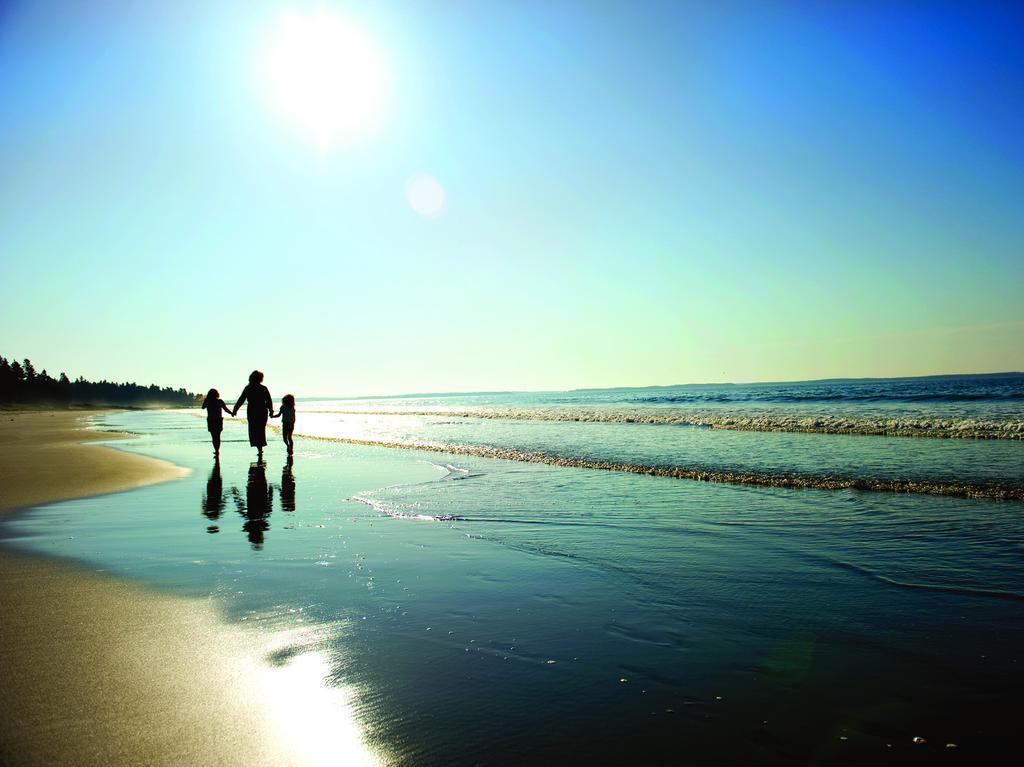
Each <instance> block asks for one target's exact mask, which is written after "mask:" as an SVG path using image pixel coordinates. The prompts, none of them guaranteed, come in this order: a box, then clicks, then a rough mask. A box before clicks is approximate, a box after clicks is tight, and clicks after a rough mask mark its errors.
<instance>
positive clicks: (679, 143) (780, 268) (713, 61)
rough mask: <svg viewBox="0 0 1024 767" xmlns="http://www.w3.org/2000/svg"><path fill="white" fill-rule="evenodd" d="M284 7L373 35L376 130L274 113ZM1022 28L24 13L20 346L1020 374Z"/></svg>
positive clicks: (4, 163)
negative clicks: (430, 209) (306, 122)
mask: <svg viewBox="0 0 1024 767" xmlns="http://www.w3.org/2000/svg"><path fill="white" fill-rule="evenodd" d="M164 6H167V7H164ZM211 6H212V7H211ZM324 9H326V10H324ZM288 12H291V13H293V14H297V15H298V17H300V18H302V17H305V18H313V15H315V14H317V13H327V14H330V15H331V16H332V17H335V18H339V19H343V20H344V23H346V24H349V25H351V26H352V28H354V29H357V30H358V32H359V34H360V35H364V36H365V37H366V39H368V40H370V41H372V43H373V45H374V46H375V50H377V51H378V52H379V54H380V61H381V62H382V66H383V67H384V68H385V69H386V71H387V74H388V82H389V83H390V86H389V88H388V89H387V96H386V99H384V100H385V101H386V107H385V108H383V109H381V110H379V114H378V115H377V116H376V117H377V119H376V120H375V124H374V126H373V128H372V130H371V131H370V132H369V133H368V134H367V135H363V136H359V137H358V139H353V140H339V141H337V142H336V143H334V144H332V145H331V146H330V147H327V148H325V147H323V146H318V145H317V144H316V142H314V141H311V140H309V137H308V136H306V135H302V133H301V131H297V130H295V126H294V124H293V123H294V121H292V122H291V123H290V122H289V119H288V118H289V116H288V115H283V114H281V113H280V111H279V110H275V108H274V106H273V105H272V104H271V103H270V99H269V98H268V89H267V85H266V78H265V75H264V70H265V66H264V64H265V62H266V61H267V59H268V56H269V55H270V51H271V50H272V47H273V44H274V41H275V40H276V39H277V35H279V32H280V29H281V24H282V22H281V19H282V18H283V15H284V14H286V13H288ZM1022 21H1024V15H1022V13H1021V12H1020V11H1017V10H1016V9H1014V7H1013V6H1012V5H1010V4H985V3H964V4H941V3H930V4H910V3H907V4H900V3H792V2H791V3H777V4H773V3H746V4H745V3H710V2H709V3H703V4H702V3H685V4H684V3H664V4H659V3H593V2H589V3H583V2H580V3H570V2H544V3H541V2H536V3H532V2H526V3H498V2H493V3H488V2H474V3H470V2H465V3H459V2H445V3H440V2H438V3H429V2H419V3H413V2H409V3H373V4H369V3H319V2H318V3H270V2H249V3H192V2H180V3H173V4H158V3H104V2H97V3H89V4H80V3H49V2H32V3H13V4H12V3H8V4H6V5H4V6H3V10H0V168H3V169H4V171H3V173H2V174H0V259H2V260H0V353H3V354H5V355H8V356H11V355H13V356H17V357H23V356H31V357H32V358H33V360H34V361H35V362H36V364H37V366H38V367H41V368H42V367H46V368H48V369H49V370H50V371H51V372H55V371H58V370H62V369H66V370H67V371H68V372H69V373H71V374H72V375H75V374H78V373H83V374H85V375H88V376H95V377H100V376H107V377H112V378H117V379H141V380H146V381H149V380H155V381H159V382H160V383H164V384H173V385H187V386H189V387H192V388H196V389H206V388H209V387H210V386H220V387H221V388H224V389H230V388H231V385H234V384H233V382H236V381H238V380H242V379H243V378H244V375H245V373H246V372H247V371H248V370H249V369H251V368H253V367H261V368H263V369H264V370H265V371H266V372H267V374H268V380H274V381H275V382H278V381H279V382H281V384H280V385H278V386H277V387H276V389H283V388H291V389H293V390H295V391H296V392H297V393H300V394H344V393H392V392H400V391H409V390H415V391H424V390H446V389H447V390H453V389H454V390H469V389H510V388H563V387H576V386H605V385H607V386H612V385H634V384H635V385H646V384H654V383H683V382H689V381H720V380H732V381H749V380H783V379H801V378H817V377H825V376H833V375H835V376H861V375H913V374H927V373H942V372H969V371H977V372H981V371H993V370H1008V369H1021V368H1024V341H1022V340H1021V339H1022V338H1024V309H1022V308H1021V307H1022V302H1021V300H1020V295H1021V294H1022V290H1024V141H1022V140H1021V139H1020V136H1021V135H1024V53H1022V49H1021V46H1020V45H1019V40H1020V39H1021V33H1022V32H1024V23H1022ZM346 76H347V77H355V78H356V79H357V80H358V76H359V73H358V72H356V73H355V74H352V73H351V72H349V73H347V74H346ZM327 83H328V85H330V83H331V81H330V79H329V78H328V80H327ZM323 101H324V102H325V103H334V102H337V103H338V104H339V105H340V106H339V108H341V109H343V108H344V106H345V103H346V102H345V92H344V88H342V87H340V86H339V87H338V88H333V87H329V88H327V89H325V91H324V93H323ZM418 174H429V176H431V177H433V178H435V179H437V181H438V182H439V183H440V185H441V186H442V187H443V189H444V191H445V193H446V195H447V204H446V206H445V208H444V211H443V213H442V214H441V215H439V216H436V217H433V218H427V217H423V216H421V215H418V214H417V213H416V211H415V210H414V209H413V208H412V207H411V206H410V204H409V201H408V200H407V199H406V194H405V189H406V185H407V182H408V181H409V179H410V178H412V177H414V176H416V175H418ZM276 389H275V390H276Z"/></svg>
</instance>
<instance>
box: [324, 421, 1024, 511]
mask: <svg viewBox="0 0 1024 767" xmlns="http://www.w3.org/2000/svg"><path fill="white" fill-rule="evenodd" d="M309 438H310V437H307V439H309ZM312 439H322V440H326V441H329V442H341V443H345V444H351V445H368V446H372V447H388V448H398V449H405V450H428V451H431V452H437V453H448V454H451V455H472V456H477V457H480V458H496V459H499V460H507V461H521V462H526V463H543V464H547V465H549V466H561V467H565V468H577V469H596V470H600V471H617V472H626V473H630V474H644V475H647V476H654V477H665V478H669V479H686V480H691V481H695V482H713V483H717V484H728V485H752V486H757V487H773V488H785V489H816V490H854V491H866V492H884V493H912V494H923V495H943V496H951V497H957V498H973V499H986V500H996V501H1024V482H1009V481H993V482H978V481H970V480H965V481H949V480H928V479H921V480H915V479H886V478H881V477H879V478H875V477H842V476H833V475H828V476H819V475H813V474H781V473H772V472H766V471H740V470H731V469H706V468H694V467H687V466H662V465H648V464H637V463H617V462H614V461H602V460H595V459H588V458H580V457H574V456H561V455H557V454H552V453H543V452H531V451H524V450H515V449H510V448H499V447H491V446H486V445H459V444H441V443H436V442H393V441H385V440H368V439H352V438H347V437H312ZM353 500H358V501H360V502H361V503H366V504H367V505H369V506H372V507H374V508H377V502H373V501H371V500H369V499H366V498H364V497H354V499H353ZM380 505H381V506H384V504H380ZM378 510H382V509H378ZM383 513H387V514H389V516H403V517H407V518H413V519H428V520H432V521H453V520H455V519H458V518H456V517H452V518H451V520H449V519H447V518H444V517H447V515H443V517H433V516H429V515H417V514H412V513H404V512H398V511H395V510H394V509H391V510H390V511H385V512H383Z"/></svg>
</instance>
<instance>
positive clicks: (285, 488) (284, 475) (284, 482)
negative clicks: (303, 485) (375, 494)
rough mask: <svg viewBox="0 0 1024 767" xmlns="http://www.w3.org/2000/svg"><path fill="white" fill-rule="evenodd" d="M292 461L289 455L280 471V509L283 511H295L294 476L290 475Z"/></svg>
mask: <svg viewBox="0 0 1024 767" xmlns="http://www.w3.org/2000/svg"><path fill="white" fill-rule="evenodd" d="M293 462H294V459H293V457H292V455H291V453H289V454H288V460H287V461H286V462H285V464H284V467H283V468H282V469H281V508H282V509H284V510H285V511H295V475H294V474H293V473H292V463H293Z"/></svg>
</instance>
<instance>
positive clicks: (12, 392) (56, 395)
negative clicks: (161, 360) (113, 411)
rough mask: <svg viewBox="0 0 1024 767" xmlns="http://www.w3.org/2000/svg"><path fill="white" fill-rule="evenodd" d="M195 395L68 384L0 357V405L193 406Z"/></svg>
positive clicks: (110, 385)
mask: <svg viewBox="0 0 1024 767" xmlns="http://www.w3.org/2000/svg"><path fill="white" fill-rule="evenodd" d="M199 400H200V397H199V395H198V394H193V393H192V392H189V391H186V390H185V389H173V388H171V387H169V386H166V387H162V388H161V387H160V386H157V385H156V384H150V385H148V386H141V385H139V384H136V383H130V382H127V381H125V382H123V383H114V382H112V381H107V380H105V379H104V380H101V381H95V382H93V381H88V380H86V379H85V378H84V377H83V376H78V378H76V379H75V380H74V381H72V380H71V379H70V378H69V377H68V375H67V373H61V374H60V378H59V379H55V378H53V377H52V376H51V375H50V374H49V373H47V372H46V371H45V370H43V371H42V372H41V373H37V372H36V369H35V367H34V366H33V365H32V362H31V361H30V360H28V359H25V360H24V361H23V362H22V363H19V362H18V361H17V360H13V361H8V360H7V359H6V358H5V357H0V403H2V402H23V403H31V402H38V403H49V404H69V403H71V402H79V403H83V404H94V405H114V406H121V405H129V406H141V407H147V406H164V407H175V406H177V407H194V406H195V405H197V404H198V402H199Z"/></svg>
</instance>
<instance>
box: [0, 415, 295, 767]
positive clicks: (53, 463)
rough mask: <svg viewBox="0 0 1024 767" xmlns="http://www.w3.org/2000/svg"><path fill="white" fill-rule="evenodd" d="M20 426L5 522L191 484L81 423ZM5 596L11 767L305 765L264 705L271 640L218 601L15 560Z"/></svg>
mask: <svg viewBox="0 0 1024 767" xmlns="http://www.w3.org/2000/svg"><path fill="white" fill-rule="evenodd" d="M106 410H107V412H110V409H106ZM92 412H96V411H92ZM11 415H12V414H11V413H10V411H8V412H5V413H3V414H2V415H0V488H2V494H0V517H4V516H8V515H9V514H12V513H14V512H15V511H17V510H19V509H24V508H26V507H31V506H38V505H42V504H44V503H47V502H56V501H60V500H67V499H71V498H77V497H86V496H98V495H104V494H108V493H114V492H119V491H124V490H129V489H132V488H137V487H142V486H145V485H149V484H153V483H155V482H161V481H169V480H172V479H176V478H179V477H183V476H186V475H187V474H189V471H188V470H187V469H183V468H181V467H177V466H174V465H172V464H169V463H167V462H165V461H160V460H157V459H153V458H148V457H144V456H141V455H137V454H134V453H129V452H125V451H121V450H117V449H116V448H111V447H106V446H102V445H94V444H93V445H90V444H88V443H90V442H96V441H100V440H111V439H117V438H118V435H116V434H113V433H110V432H90V431H87V430H85V429H83V428H82V427H83V420H84V417H85V416H86V414H83V413H81V412H58V411H34V412H31V413H28V412H24V411H22V412H20V413H15V414H14V416H13V418H12V417H11ZM18 427H21V428H20V429H19V428H18ZM83 443H85V444H83ZM0 583H2V584H3V589H2V593H0V662H2V664H3V667H4V670H5V684H4V695H3V696H2V702H0V762H2V763H3V764H5V765H38V764H75V765H82V766H83V767H90V766H91V765H97V767H98V766H99V765H112V764H113V765H118V764H125V765H128V764H147V765H168V767H170V765H180V764H213V763H216V764H237V765H252V764H268V765H269V764H274V765H277V764H282V765H287V764H298V763H301V762H302V761H303V760H302V753H301V747H300V748H298V750H296V746H297V744H295V743H289V742H288V733H287V732H283V731H282V728H281V726H280V724H279V723H278V721H277V720H278V719H279V718H280V716H279V711H278V710H277V709H276V708H275V705H274V701H273V700H272V699H271V697H270V696H269V695H268V692H267V681H266V672H265V671H264V670H263V668H262V658H263V657H264V656H265V655H266V653H267V651H268V649H267V647H266V646H265V644H266V639H263V638H261V637H259V636H257V635H253V634H252V633H246V632H243V631H242V630H241V629H236V628H232V627H229V626H227V625H225V624H224V623H223V621H222V620H221V618H220V616H219V613H218V610H217V608H216V604H215V603H214V602H213V601H212V600H205V599H187V598H182V597H175V596H169V595H164V594H157V593H154V592H152V591H149V590H147V589H145V588H143V587H141V586H138V585H136V584H134V583H131V582H128V581H124V580H120V579H116V578H113V577H110V576H106V575H103V574H100V573H96V572H92V571H90V570H88V569H86V568H85V567H84V566H81V565H76V564H75V563H72V562H64V561H59V560H52V559H47V558H42V557H36V556H33V555H29V554H23V553H20V552H17V551H13V550H11V549H10V548H9V547H3V548H0ZM299 745H301V744H299Z"/></svg>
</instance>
